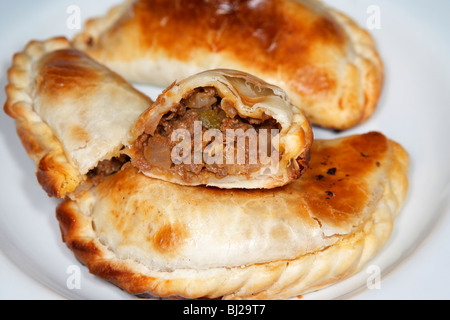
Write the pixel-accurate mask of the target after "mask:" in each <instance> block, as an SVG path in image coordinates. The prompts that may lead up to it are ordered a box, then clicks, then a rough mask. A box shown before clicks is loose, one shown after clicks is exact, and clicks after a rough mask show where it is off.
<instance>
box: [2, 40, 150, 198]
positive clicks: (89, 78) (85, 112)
mask: <svg viewBox="0 0 450 320" xmlns="http://www.w3.org/2000/svg"><path fill="white" fill-rule="evenodd" d="M8 81H9V84H8V85H7V87H6V93H7V101H6V103H5V106H4V110H5V112H6V113H7V114H8V115H9V116H11V117H12V118H13V119H14V120H15V121H16V127H17V134H18V136H19V137H20V139H21V141H22V144H23V146H24V148H25V150H26V151H27V153H28V155H29V156H30V158H31V159H33V161H34V162H35V164H36V167H37V173H36V175H37V179H38V181H39V183H40V184H41V185H42V187H43V189H44V190H45V191H46V192H47V193H48V195H49V196H51V197H57V198H64V197H66V196H68V195H71V194H72V193H73V192H74V191H75V190H76V189H77V188H78V187H79V186H80V184H81V183H83V182H84V181H85V180H86V178H87V174H88V172H89V170H91V169H93V168H95V166H96V165H97V164H98V163H99V162H100V161H102V160H107V159H111V158H112V157H115V156H117V154H118V153H119V151H120V149H121V148H122V147H123V145H125V144H126V143H127V142H130V141H127V135H128V132H129V128H130V127H131V124H132V123H133V121H135V120H136V119H137V117H138V116H139V115H140V113H141V112H142V111H143V110H145V109H146V108H148V106H149V105H151V103H152V102H151V100H150V99H149V98H148V97H146V96H144V95H143V94H141V93H139V92H137V91H136V90H134V88H132V86H131V85H130V84H128V83H127V82H126V81H125V80H123V79H122V78H121V77H120V76H118V75H116V74H114V73H113V72H111V71H110V70H108V69H107V68H105V67H104V66H101V65H100V64H98V63H96V62H95V61H93V60H92V59H91V58H89V57H88V56H87V55H86V54H85V53H83V52H81V51H78V50H75V49H73V47H72V46H71V44H70V42H69V41H68V40H67V39H66V38H62V37H59V38H52V39H49V40H46V41H31V42H30V43H29V44H28V45H27V46H26V47H25V49H24V50H23V52H20V53H17V54H16V55H15V56H14V58H13V63H12V66H11V68H10V69H9V71H8ZM133 117H134V118H133ZM120 119H121V120H120ZM118 120H120V122H119V121H118Z"/></svg>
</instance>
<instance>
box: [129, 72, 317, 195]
mask: <svg viewBox="0 0 450 320" xmlns="http://www.w3.org/2000/svg"><path fill="white" fill-rule="evenodd" d="M131 131H132V136H133V137H134V138H135V140H136V142H135V143H134V144H133V145H132V146H131V147H130V148H128V149H127V151H126V152H127V154H128V155H129V156H130V158H131V162H132V163H133V165H135V166H136V167H137V168H139V170H140V171H141V172H142V173H144V174H146V175H148V176H150V177H154V178H159V179H162V180H165V181H170V182H175V183H178V184H183V185H207V186H215V187H220V188H248V189H256V188H274V187H279V186H283V185H285V184H287V183H289V182H291V181H293V180H295V179H297V178H298V177H299V176H300V175H301V174H302V173H303V172H304V171H305V170H306V168H307V166H308V161H309V150H310V148H311V143H312V140H313V133H312V129H311V125H310V122H309V121H308V119H307V118H306V117H305V115H304V114H303V112H302V111H301V110H300V109H299V108H297V107H295V106H293V105H292V104H291V103H290V101H289V98H288V97H287V96H286V94H285V93H284V92H283V91H282V90H281V89H280V88H278V87H276V86H273V85H270V84H268V83H266V82H264V81H263V80H261V79H258V78H256V77H254V76H252V75H249V74H247V73H244V72H241V71H236V70H225V69H217V70H208V71H205V72H202V73H199V74H196V75H193V76H191V77H188V78H186V79H183V80H182V81H179V82H176V83H173V84H172V85H171V86H170V87H169V88H167V89H166V90H165V91H164V92H163V93H162V94H161V95H160V96H159V97H158V99H157V100H156V102H155V103H154V104H153V105H152V107H150V108H149V109H148V110H147V111H145V112H144V113H143V114H142V116H141V117H139V119H138V121H137V122H136V124H135V125H134V127H133V128H132V129H131Z"/></svg>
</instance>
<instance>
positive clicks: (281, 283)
mask: <svg viewBox="0 0 450 320" xmlns="http://www.w3.org/2000/svg"><path fill="white" fill-rule="evenodd" d="M390 142H391V143H392V147H393V152H394V157H395V159H396V161H394V163H393V164H392V166H391V167H390V170H389V173H390V176H391V177H392V179H391V181H387V182H386V186H385V189H384V193H383V197H382V199H381V200H380V202H379V203H378V206H377V208H376V209H375V211H374V212H373V214H372V217H371V219H369V220H367V221H366V222H365V224H364V226H363V227H362V228H361V229H358V231H357V232H355V233H353V234H349V235H348V236H346V237H344V238H342V239H341V240H340V241H338V242H337V243H335V244H333V245H331V246H329V247H327V248H324V249H323V250H320V251H318V252H314V253H309V254H306V255H303V256H301V257H298V258H297V259H293V260H279V261H273V262H269V263H262V264H254V265H248V266H242V267H231V268H212V269H208V270H186V269H183V270H176V271H173V272H155V271H152V270H149V269H148V268H147V267H145V266H143V265H141V264H138V263H136V262H134V261H132V260H119V259H117V258H115V255H114V252H112V251H110V250H109V249H108V248H107V247H105V246H104V245H103V244H102V243H101V242H100V241H99V240H98V238H97V237H96V233H95V230H94V229H93V226H92V219H91V218H90V217H89V216H88V215H84V214H83V213H82V212H83V208H80V207H79V206H78V203H77V202H75V201H71V200H67V201H65V202H63V203H61V204H60V205H59V206H58V208H57V210H56V215H57V219H58V221H59V223H60V228H61V234H62V239H63V241H64V242H65V243H66V245H67V246H68V248H69V249H70V250H72V251H73V253H74V254H75V256H76V257H77V258H78V259H79V260H80V261H81V262H82V263H83V264H85V265H86V266H87V267H88V269H89V271H90V272H91V273H92V274H94V275H97V276H99V277H101V278H104V279H106V280H108V281H110V282H112V283H113V284H115V285H117V286H118V287H120V288H121V289H123V290H124V291H126V292H127V293H129V294H133V295H138V296H147V295H150V296H158V297H170V298H187V299H199V298H208V299H217V298H221V299H249V300H250V299H261V300H263V299H288V298H292V297H295V296H298V295H304V294H306V293H308V292H311V291H315V290H318V289H321V288H324V287H327V286H329V285H332V284H334V283H336V282H338V281H341V280H343V279H345V278H348V277H350V276H351V275H353V274H355V273H357V272H358V271H360V270H361V269H362V268H363V267H364V266H365V265H366V264H367V263H368V262H369V261H370V260H371V259H372V258H373V257H374V256H375V255H376V254H377V253H378V252H379V251H380V250H381V248H382V247H383V246H384V245H385V244H386V242H387V241H388V239H389V237H390V234H391V232H392V229H393V225H394V220H395V217H396V215H397V214H398V213H399V211H400V209H401V207H402V204H403V203H404V201H405V198H406V195H407V190H408V178H407V171H408V168H409V158H408V155H407V153H406V151H405V150H404V149H403V148H402V147H401V146H400V145H399V144H397V143H395V142H393V141H390Z"/></svg>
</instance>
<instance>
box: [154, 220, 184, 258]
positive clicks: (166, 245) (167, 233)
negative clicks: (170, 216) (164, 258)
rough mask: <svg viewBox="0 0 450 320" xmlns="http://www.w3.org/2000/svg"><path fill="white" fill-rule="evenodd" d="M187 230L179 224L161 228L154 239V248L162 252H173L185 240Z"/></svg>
mask: <svg viewBox="0 0 450 320" xmlns="http://www.w3.org/2000/svg"><path fill="white" fill-rule="evenodd" d="M185 233H186V232H185V230H184V228H183V226H181V225H179V224H167V225H165V226H163V227H161V228H160V229H159V230H158V231H157V232H156V234H155V235H154V236H153V237H152V242H153V246H154V247H155V249H156V250H157V251H160V252H165V253H167V252H173V251H176V250H177V248H179V247H180V246H181V245H182V244H183V242H184V239H185Z"/></svg>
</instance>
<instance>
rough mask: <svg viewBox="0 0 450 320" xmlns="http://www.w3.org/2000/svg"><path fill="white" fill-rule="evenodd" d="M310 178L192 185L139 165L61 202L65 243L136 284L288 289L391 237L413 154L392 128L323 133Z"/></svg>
mask: <svg viewBox="0 0 450 320" xmlns="http://www.w3.org/2000/svg"><path fill="white" fill-rule="evenodd" d="M311 151H312V152H311V165H310V167H309V169H308V170H307V171H306V173H305V174H304V175H303V176H302V177H301V178H300V179H298V180H296V181H294V182H292V183H290V184H288V185H286V186H284V187H281V188H277V189H270V190H219V189H216V188H207V187H186V186H180V185H177V184H173V183H168V182H164V181H160V180H157V179H152V178H148V177H146V176H144V175H142V174H139V173H138V170H137V169H136V168H134V167H132V166H131V165H130V164H127V165H125V166H124V167H123V169H122V170H121V171H120V172H118V173H117V174H115V175H113V176H111V177H108V178H107V179H106V180H104V181H103V182H102V183H101V184H99V185H98V186H97V187H95V188H93V189H91V190H90V191H88V192H87V193H85V194H84V195H83V197H81V198H80V199H79V200H78V201H72V200H67V201H65V202H63V203H62V204H61V205H60V206H59V207H58V209H57V218H58V220H59V222H60V227H61V232H62V236H63V240H64V242H65V243H66V244H67V246H68V248H70V249H71V250H72V251H73V252H74V254H75V255H76V257H77V258H78V259H79V260H80V261H81V262H82V263H84V264H85V265H86V266H87V268H88V269H89V271H90V272H91V273H93V274H94V275H97V276H99V277H102V278H104V279H107V280H109V281H110V282H112V283H114V284H115V285H117V286H119V287H120V288H122V289H124V290H125V291H126V292H128V293H130V294H133V295H145V294H150V295H154V296H160V297H184V298H224V299H280V298H281V299H283V298H289V297H293V296H297V295H300V294H304V293H307V292H309V291H311V290H317V289H319V288H322V287H324V286H328V285H331V284H333V283H336V282H337V281H340V280H342V279H344V278H347V277H349V276H351V275H352V274H354V273H355V272H357V271H359V270H361V268H362V267H363V266H364V265H365V264H366V263H367V262H368V261H369V260H370V259H372V258H373V257H374V256H375V255H376V254H377V252H378V251H379V250H380V248H381V247H382V246H383V245H384V244H385V243H386V241H387V240H388V238H389V236H390V234H391V231H392V228H393V223H394V219H395V217H396V215H397V213H398V212H399V210H400V208H401V206H402V204H403V202H404V200H405V197H406V194H407V189H408V166H409V158H408V155H407V153H406V151H405V150H404V149H403V148H402V147H401V146H400V145H399V144H397V143H396V142H393V141H391V140H389V139H387V138H386V137H385V136H383V135H382V134H380V133H377V132H371V133H368V134H364V135H356V136H350V137H346V138H340V139H335V140H316V141H315V142H314V144H313V146H312V150H311Z"/></svg>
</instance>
